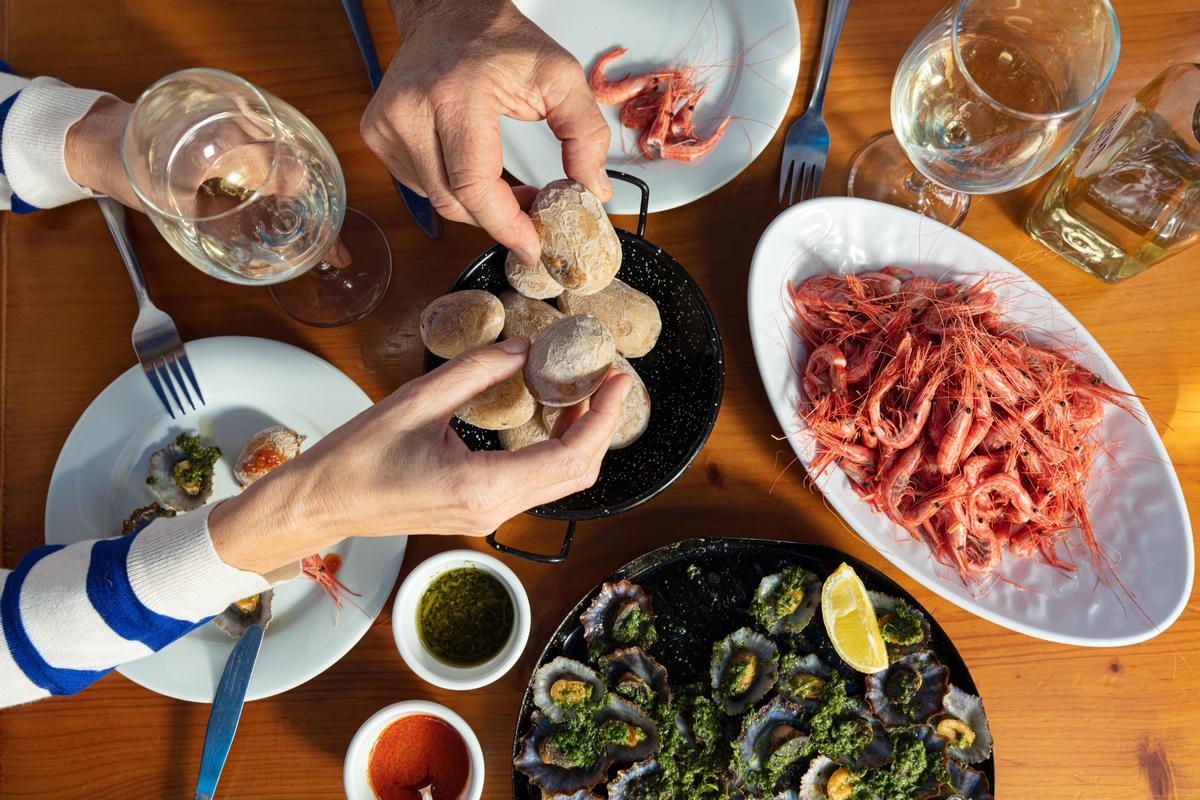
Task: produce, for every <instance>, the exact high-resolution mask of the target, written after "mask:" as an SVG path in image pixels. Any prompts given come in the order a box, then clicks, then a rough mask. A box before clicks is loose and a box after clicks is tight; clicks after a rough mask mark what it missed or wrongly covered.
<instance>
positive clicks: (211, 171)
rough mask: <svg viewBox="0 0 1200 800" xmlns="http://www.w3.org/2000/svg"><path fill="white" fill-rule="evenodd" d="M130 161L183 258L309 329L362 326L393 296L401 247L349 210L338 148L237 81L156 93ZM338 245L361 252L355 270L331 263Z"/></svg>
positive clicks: (129, 132)
mask: <svg viewBox="0 0 1200 800" xmlns="http://www.w3.org/2000/svg"><path fill="white" fill-rule="evenodd" d="M121 162H122V164H123V165H124V167H125V173H126V175H127V176H128V177H129V181H130V183H131V184H132V185H133V189H134V191H135V192H136V193H137V196H138V198H139V199H140V200H141V202H142V205H143V206H144V207H145V210H146V213H147V214H148V215H149V216H150V219H151V220H153V222H154V225H155V226H156V227H157V228H158V230H159V231H160V232H161V233H162V235H163V236H164V237H165V238H166V240H167V241H168V242H170V243H171V246H172V247H174V248H175V250H176V251H177V252H178V253H179V254H180V255H182V256H183V257H184V258H185V259H187V260H188V261H189V262H191V264H192V265H193V266H195V267H197V268H199V269H200V270H202V271H204V272H207V273H208V274H209V275H212V276H214V277H217V278H220V279H221V280H224V281H229V282H230V283H240V284H249V285H270V286H271V287H272V294H273V295H274V297H275V299H276V301H278V302H279V304H280V306H282V307H283V308H284V310H286V311H287V312H288V313H289V314H291V315H292V316H294V317H295V318H296V319H298V320H300V321H301V322H305V323H307V324H310V325H317V326H321V327H329V326H333V325H341V324H344V323H347V322H351V321H353V320H355V319H358V318H359V317H362V316H363V315H365V314H367V313H368V312H369V311H370V310H371V309H372V308H374V307H375V305H376V304H377V303H378V302H379V300H380V299H381V298H382V297H383V294H384V292H385V291H386V290H387V286H388V281H389V279H390V276H391V269H392V264H391V249H390V248H389V247H388V243H387V239H386V237H384V235H383V231H382V230H380V229H379V227H378V226H377V225H376V224H375V223H374V222H372V221H371V220H370V218H368V217H367V216H365V215H363V214H361V213H359V212H356V211H354V210H353V209H347V207H346V182H345V180H344V179H343V177H342V170H341V166H340V165H339V164H338V160H337V156H336V155H334V152H333V148H332V147H330V145H329V142H328V141H327V140H326V139H325V137H324V136H323V135H322V134H321V132H320V131H319V130H317V128H316V126H314V125H313V124H312V123H311V122H310V121H309V120H308V119H307V118H306V117H305V116H304V115H303V114H301V113H300V112H299V111H297V110H296V109H295V108H293V107H292V106H291V105H289V104H288V103H285V102H284V101H282V100H280V99H279V98H277V97H274V96H273V95H271V94H270V93H268V92H266V91H263V90H262V89H259V88H257V87H255V86H254V85H253V84H251V83H249V82H248V81H245V80H243V79H242V78H239V77H238V76H236V75H233V74H230V73H228V72H223V71H221V70H216V69H187V70H183V71H181V72H176V73H173V74H171V75H168V76H166V77H165V78H162V79H161V80H159V81H158V82H157V83H155V84H154V85H153V86H151V87H150V88H148V89H146V91H145V92H143V93H142V96H141V97H139V98H138V101H137V103H136V104H135V105H134V107H133V111H132V112H131V114H130V116H129V120H128V122H126V124H125V131H124V134H123V136H122V146H121ZM347 211H349V212H350V213H349V214H347ZM339 245H341V246H344V249H345V251H348V252H349V254H350V259H351V260H350V264H349V266H345V267H344V268H337V267H334V266H333V265H332V264H331V263H330V262H329V261H328V260H327V259H326V255H327V254H329V253H331V252H342V247H341V246H339ZM338 260H339V261H344V260H345V259H344V258H342V259H338ZM341 266H342V265H341V264H339V267H341Z"/></svg>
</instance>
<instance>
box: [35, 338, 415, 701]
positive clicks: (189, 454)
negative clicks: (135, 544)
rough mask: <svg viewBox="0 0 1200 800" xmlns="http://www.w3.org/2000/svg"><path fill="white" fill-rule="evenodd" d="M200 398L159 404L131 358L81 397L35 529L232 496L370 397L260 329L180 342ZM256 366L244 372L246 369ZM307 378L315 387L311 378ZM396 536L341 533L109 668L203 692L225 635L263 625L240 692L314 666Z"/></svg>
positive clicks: (360, 628)
mask: <svg viewBox="0 0 1200 800" xmlns="http://www.w3.org/2000/svg"><path fill="white" fill-rule="evenodd" d="M188 355H189V358H190V359H191V361H192V364H193V366H194V368H195V369H196V370H197V372H198V373H200V374H203V375H204V394H205V401H206V403H205V405H204V407H203V409H202V410H200V411H199V412H198V413H196V414H194V415H189V416H188V417H186V418H184V419H186V422H185V421H184V419H181V420H180V421H178V422H177V421H173V420H170V419H168V418H166V417H164V416H163V415H162V413H161V407H158V406H156V405H155V404H156V403H157V399H156V398H155V397H154V396H153V394H150V393H147V392H146V391H145V382H146V379H145V377H144V376H143V374H142V370H141V368H140V367H134V368H132V369H130V370H128V371H126V372H125V373H123V374H122V375H121V376H119V377H118V378H117V379H116V380H115V381H113V382H112V383H111V384H110V385H109V386H108V387H106V388H105V389H104V391H102V392H101V393H100V395H99V396H98V397H97V398H96V399H95V400H94V401H93V402H92V404H91V405H90V406H89V407H88V408H87V410H86V411H85V412H84V413H83V415H82V416H81V417H80V419H79V421H78V422H77V423H76V424H75V427H74V429H73V430H72V431H71V434H70V435H69V436H68V437H67V441H66V443H65V444H64V445H63V449H62V452H61V453H60V454H59V459H58V462H57V464H56V465H55V468H54V474H53V477H52V478H51V481H50V492H49V496H48V500H47V503H46V540H47V542H48V543H49V544H70V543H72V542H76V541H80V540H83V539H93V538H107V537H113V536H120V535H128V534H130V533H133V532H135V531H137V530H140V529H141V528H142V527H144V526H146V525H147V524H149V523H150V522H151V521H152V520H154V519H156V518H158V517H162V516H176V515H179V514H185V515H186V514H188V513H191V512H192V511H194V510H196V509H198V508H200V507H201V506H203V505H204V504H205V503H208V502H211V501H213V500H219V499H222V498H225V497H230V496H232V495H234V494H236V493H238V492H240V491H242V490H243V489H244V487H246V486H249V485H250V484H251V483H253V482H254V481H255V480H257V479H258V478H259V477H261V476H262V475H264V474H265V473H266V472H268V471H270V470H271V469H275V468H276V467H278V466H280V465H281V464H283V463H286V462H287V461H289V460H291V459H292V458H294V457H295V456H296V455H298V454H299V453H300V452H301V451H302V450H303V449H307V448H308V447H310V446H311V445H312V444H313V443H315V442H316V441H317V440H318V439H319V438H320V437H321V436H323V435H325V434H327V433H328V432H330V431H332V430H333V429H334V428H336V427H338V426H339V425H340V424H342V423H343V422H345V421H346V420H348V419H350V418H351V417H353V416H354V415H355V414H357V413H359V412H360V411H362V410H363V409H365V408H367V407H368V406H369V405H370V400H369V398H368V397H367V396H366V394H365V393H363V391H362V390H361V389H359V387H358V386H356V385H355V384H354V382H353V381H351V380H350V379H349V378H348V377H346V376H345V375H344V374H342V373H341V372H339V371H338V370H337V369H335V368H334V367H333V366H332V365H330V364H329V363H327V362H325V361H323V360H321V359H320V358H317V357H316V356H314V355H312V354H311V353H308V352H306V351H303V350H300V349H299V348H296V347H292V346H290V345H286V344H283V343H281V342H274V341H269V340H265V339H251V338H246V337H234V336H230V337H218V338H213V339H201V340H198V341H194V342H189V343H188ZM247 375H253V376H255V379H254V381H247V380H246V376H247ZM314 387H319V388H315V389H314ZM404 546H405V540H404V538H403V537H391V538H382V539H377V540H376V539H347V540H345V541H343V542H341V543H340V544H338V545H337V546H336V547H334V548H332V549H331V550H329V551H326V552H322V553H312V554H310V555H309V556H308V557H306V558H304V559H303V560H302V562H301V567H300V576H299V577H298V578H297V579H296V580H291V581H285V582H283V583H280V584H279V585H277V586H276V588H274V589H272V590H270V591H267V592H263V593H262V594H260V595H255V596H253V597H247V598H243V599H242V600H240V601H238V602H236V603H233V604H231V605H230V606H229V607H228V608H226V609H225V611H223V612H222V613H221V614H218V615H217V616H216V617H215V618H214V619H213V621H212V622H211V623H208V624H205V625H201V626H200V627H198V628H196V629H195V630H193V631H191V632H190V633H188V634H187V635H186V636H184V637H183V638H181V639H179V640H177V641H176V642H174V643H172V644H170V645H168V646H167V647H165V648H163V649H162V650H160V651H159V652H157V653H155V654H154V655H151V656H148V657H147V658H143V659H139V660H137V661H132V662H130V663H128V664H124V665H122V666H120V667H118V669H119V670H120V671H121V672H122V673H123V674H124V675H125V676H126V677H128V678H130V679H131V680H133V681H136V682H137V683H140V684H142V685H143V686H146V687H147V688H149V689H151V690H153V691H156V692H158V693H160V694H165V695H168V696H171V697H176V698H179V699H182V700H191V701H194V702H211V700H212V697H213V693H214V692H215V690H216V687H217V683H218V680H219V679H220V677H221V673H222V670H223V669H224V667H225V661H226V659H227V657H228V655H229V652H230V650H231V648H232V647H233V646H234V644H235V640H236V639H237V638H238V637H240V635H241V634H242V632H243V631H245V630H246V629H247V627H249V626H250V625H252V624H256V623H257V624H262V625H265V626H266V627H265V636H264V640H263V647H262V651H261V653H260V654H259V660H258V664H257V667H256V668H255V670H254V673H253V676H252V678H251V681H250V685H249V689H248V693H247V697H248V699H250V700H257V699H259V698H262V697H267V696H270V695H273V694H276V693H278V692H282V691H286V690H287V689H290V688H292V687H293V686H296V685H298V684H300V683H303V682H304V681H306V680H309V679H310V678H312V677H314V676H316V675H318V674H320V673H321V672H322V671H323V670H325V669H327V668H328V667H329V666H331V665H332V664H334V663H335V662H336V661H337V660H338V659H339V658H341V656H342V655H343V654H345V653H346V652H347V651H348V650H349V649H350V648H351V647H353V646H354V644H355V643H356V642H358V640H359V639H360V638H361V637H362V636H363V634H365V633H366V631H367V630H368V629H369V628H370V625H371V623H372V622H373V621H374V619H375V617H376V616H377V615H378V613H379V611H380V610H381V608H382V607H383V604H384V602H386V600H387V596H388V594H389V592H390V589H391V587H392V584H393V583H394V582H395V578H396V575H397V574H398V572H399V569H400V562H401V560H402V559H403V554H404Z"/></svg>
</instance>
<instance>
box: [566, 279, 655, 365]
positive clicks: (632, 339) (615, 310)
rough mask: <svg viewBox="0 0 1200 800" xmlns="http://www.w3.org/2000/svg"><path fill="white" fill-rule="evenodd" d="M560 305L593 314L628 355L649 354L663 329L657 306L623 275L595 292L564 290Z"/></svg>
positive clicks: (577, 311)
mask: <svg viewBox="0 0 1200 800" xmlns="http://www.w3.org/2000/svg"><path fill="white" fill-rule="evenodd" d="M558 305H559V307H560V308H561V309H562V310H563V312H564V313H566V314H591V315H592V316H593V317H595V318H596V319H598V320H600V321H601V322H603V323H604V324H605V325H607V326H608V330H609V332H610V333H612V335H613V341H615V342H616V343H617V352H619V353H620V354H621V355H623V356H625V357H626V358H641V357H642V356H644V355H646V353H649V352H650V351H651V350H653V349H654V345H655V343H656V342H657V341H658V334H659V333H660V332H661V331H662V318H661V317H660V316H659V314H658V305H657V304H655V302H654V301H653V300H651V299H650V296H649V295H646V294H643V293H642V292H639V291H638V290H637V289H634V288H633V287H632V286H630V285H629V284H627V283H625V282H624V281H622V280H621V279H620V278H613V280H612V283H610V284H609V285H608V286H606V287H605V288H604V289H602V290H600V291H599V292H596V293H595V294H587V295H581V294H576V293H575V292H564V293H563V296H562V297H560V298H559V299H558Z"/></svg>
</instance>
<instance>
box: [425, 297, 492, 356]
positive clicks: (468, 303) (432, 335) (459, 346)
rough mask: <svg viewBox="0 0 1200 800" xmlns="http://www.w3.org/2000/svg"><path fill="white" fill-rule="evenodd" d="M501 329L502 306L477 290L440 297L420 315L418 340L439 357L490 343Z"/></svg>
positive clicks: (453, 354)
mask: <svg viewBox="0 0 1200 800" xmlns="http://www.w3.org/2000/svg"><path fill="white" fill-rule="evenodd" d="M503 328H504V305H503V304H502V303H501V302H500V298H498V297H496V296H495V295H494V294H492V293H491V292H485V291H483V290H481V289H464V290H462V291H461V292H451V293H450V294H445V295H442V296H441V297H439V298H438V299H436V300H434V301H433V302H432V303H430V304H429V305H427V306H425V310H424V311H422V312H421V341H422V342H424V343H425V346H426V347H428V348H429V352H431V353H433V354H434V355H436V356H441V357H442V358H454V357H455V356H456V355H458V354H459V353H462V352H465V351H467V350H470V349H471V348H472V347H478V346H479V345H482V344H491V343H492V342H494V341H496V337H498V336H499V335H500V331H501V330H502V329H503Z"/></svg>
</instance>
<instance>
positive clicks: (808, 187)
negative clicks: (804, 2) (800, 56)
mask: <svg viewBox="0 0 1200 800" xmlns="http://www.w3.org/2000/svg"><path fill="white" fill-rule="evenodd" d="M849 8H850V0H830V2H829V10H828V12H826V15H825V36H824V38H823V39H822V41H821V61H820V63H819V64H818V66H817V82H816V86H814V87H813V94H812V99H811V100H809V101H808V109H807V110H806V111H805V112H804V114H803V115H802V116H801V117H800V119H798V120H796V121H795V122H793V123H792V126H791V127H790V128H788V132H787V138H786V139H785V140H784V144H783V165H782V167H781V168H780V171H779V202H781V203H785V204H786V205H789V206H790V205H791V204H792V203H794V202H796V190H797V189H799V190H800V200H801V202H803V201H805V200H811V199H812V198H814V197H816V196H817V193H818V192H819V191H820V190H821V178H823V177H824V176H825V159H826V158H827V157H828V156H829V128H827V127H826V126H825V118H824V117H823V116H822V115H821V109H822V107H823V106H824V105H825V85H826V84H827V83H829V68H830V66H831V65H832V64H833V53H834V51H835V50H836V49H837V43H838V37H839V36H841V34H842V24H843V23H844V22H845V21H846V11H847V10H849ZM789 178H790V188H789Z"/></svg>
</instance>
